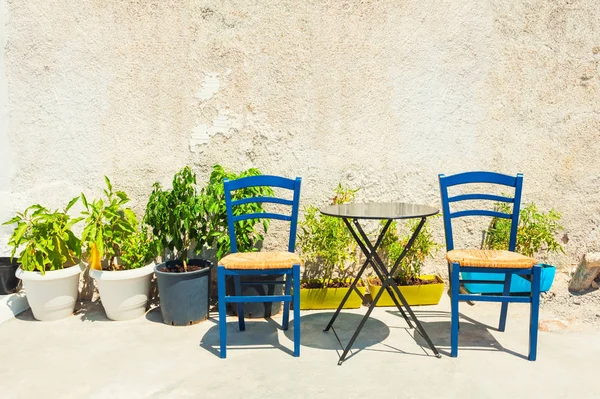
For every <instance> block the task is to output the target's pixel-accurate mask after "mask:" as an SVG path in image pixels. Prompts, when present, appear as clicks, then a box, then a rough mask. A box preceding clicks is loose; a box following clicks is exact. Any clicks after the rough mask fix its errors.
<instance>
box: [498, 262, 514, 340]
mask: <svg viewBox="0 0 600 399" xmlns="http://www.w3.org/2000/svg"><path fill="white" fill-rule="evenodd" d="M511 281H512V274H510V273H506V275H505V277H504V290H503V291H502V296H510V282H511ZM507 313H508V302H502V307H501V308H500V324H499V325H498V331H502V332H504V330H505V329H506V315H507Z"/></svg>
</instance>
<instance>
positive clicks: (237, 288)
mask: <svg viewBox="0 0 600 399" xmlns="http://www.w3.org/2000/svg"><path fill="white" fill-rule="evenodd" d="M233 285H234V292H235V295H236V296H240V295H242V282H241V280H240V276H233ZM237 314H238V324H239V326H240V331H244V330H245V329H246V323H245V322H244V304H243V303H241V302H240V303H238V304H237Z"/></svg>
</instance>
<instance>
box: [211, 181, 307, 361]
mask: <svg viewBox="0 0 600 399" xmlns="http://www.w3.org/2000/svg"><path fill="white" fill-rule="evenodd" d="M300 182H301V179H300V178H299V177H297V178H296V179H295V180H293V179H286V178H283V177H278V176H266V175H261V176H250V177H244V178H241V179H237V180H232V181H229V180H225V182H224V186H225V203H226V207H227V223H228V229H229V238H230V240H231V253H230V254H229V255H227V256H225V257H224V258H223V259H221V260H220V261H219V265H218V267H217V284H218V285H217V287H218V292H219V294H218V297H219V337H220V341H221V342H220V348H221V350H220V355H221V358H225V357H226V355H227V348H226V344H227V327H226V325H227V323H226V316H227V314H226V304H227V303H235V304H237V313H238V324H239V328H240V331H243V330H245V328H246V326H245V323H244V305H243V304H244V302H248V303H249V302H262V303H264V302H281V301H283V305H284V306H283V321H282V328H283V329H284V330H287V329H288V322H289V315H290V302H293V303H294V356H300V264H301V260H300V257H299V256H298V255H297V254H295V253H294V248H295V246H296V225H297V221H298V208H299V203H300ZM259 186H262V187H264V186H266V187H272V188H276V187H277V188H283V189H287V190H292V191H293V193H292V194H293V198H292V199H291V200H290V199H285V198H278V197H262V196H254V197H247V198H243V199H237V200H234V201H232V195H231V192H232V191H235V190H240V189H243V188H246V187H259ZM253 202H256V203H272V204H279V205H288V206H291V212H290V213H289V214H281V213H268V212H261V213H249V214H240V212H236V211H235V209H236V206H239V205H243V204H248V203H253ZM237 209H239V208H237ZM248 219H279V220H284V221H288V222H290V236H289V240H288V248H287V252H276V251H261V252H243V253H242V252H238V251H237V242H236V234H235V228H234V226H235V223H238V222H243V221H244V220H248ZM265 275H280V276H285V280H284V281H254V280H253V281H252V282H251V283H249V284H284V294H283V295H252V296H249V295H242V289H241V287H242V285H243V284H244V282H242V281H241V279H240V277H242V276H265ZM227 276H232V278H233V281H234V295H232V296H229V295H226V291H225V279H226V277H227ZM292 284H293V290H294V292H293V295H292V294H291V292H290V290H291V288H292Z"/></svg>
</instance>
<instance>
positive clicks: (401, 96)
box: [0, 0, 600, 269]
mask: <svg viewBox="0 0 600 399" xmlns="http://www.w3.org/2000/svg"><path fill="white" fill-rule="evenodd" d="M5 11H6V15H5V16H6V18H5V24H4V33H5V36H6V48H5V53H4V63H5V71H4V72H5V77H4V80H3V81H5V82H6V86H7V88H8V96H7V101H6V102H7V105H6V107H5V109H6V111H5V112H4V113H3V115H5V119H7V120H3V122H2V123H3V125H2V126H3V132H2V135H1V136H0V143H2V150H0V154H2V156H3V165H4V164H8V167H7V169H3V170H2V171H1V172H0V182H1V183H2V187H0V191H1V192H2V193H3V194H4V198H3V199H2V202H0V203H1V204H2V205H3V206H2V209H1V210H0V217H2V219H3V220H5V219H7V218H8V217H9V216H10V215H11V214H12V213H13V212H15V211H16V210H21V209H23V208H24V207H25V206H27V205H28V204H30V203H32V202H37V201H41V202H43V203H44V204H47V205H49V206H52V207H58V206H62V205H63V204H65V203H66V202H67V201H68V199H70V198H71V197H73V196H75V195H77V194H79V192H81V191H84V192H86V193H89V195H94V194H100V192H101V188H102V184H103V179H102V176H103V175H105V174H106V175H108V176H109V177H111V179H112V180H113V184H114V185H115V186H116V187H119V188H121V189H124V190H125V191H127V192H128V193H129V194H130V195H131V196H132V197H133V199H134V206H135V207H136V210H138V211H142V210H143V208H144V205H145V201H146V199H147V196H148V194H149V192H150V189H151V185H152V183H153V182H154V181H160V182H161V183H162V184H167V185H168V184H169V182H170V180H171V177H172V175H173V173H174V172H175V171H177V170H178V169H180V168H181V167H182V166H183V165H186V164H189V165H191V166H192V167H193V169H194V170H195V171H196V172H197V173H198V174H199V180H200V181H203V180H206V178H207V176H208V174H209V171H210V167H211V165H212V164H214V163H221V164H223V165H226V166H228V167H230V168H232V169H234V170H240V169H246V168H249V167H252V166H255V167H258V168H259V169H260V170H261V171H263V172H264V173H269V174H278V175H286V176H290V177H293V176H302V178H303V193H302V201H303V204H305V205H306V204H316V205H322V204H325V203H327V201H328V199H329V197H330V196H331V194H332V189H333V188H334V187H335V186H336V185H337V183H338V182H339V181H342V182H344V183H346V184H348V185H350V186H351V187H360V188H361V190H360V191H359V192H358V193H357V195H358V200H359V201H375V200H381V201H415V202H421V203H427V204H432V205H438V204H439V189H438V182H437V174H438V173H445V174H452V173H456V172H460V171H467V170H476V169H487V170H494V171H499V172H503V173H507V174H515V173H517V172H522V173H524V175H525V187H524V198H523V200H524V202H530V201H534V202H536V203H537V204H538V206H539V207H540V208H542V209H543V210H547V209H549V208H551V207H554V208H556V209H557V210H559V211H560V212H561V213H562V215H563V224H564V227H565V232H564V233H565V234H566V237H564V238H565V241H567V237H568V243H567V244H566V246H565V248H566V251H567V256H564V257H559V258H555V260H556V262H558V263H560V264H568V265H570V264H574V263H576V261H577V259H578V258H579V257H580V256H581V255H582V254H583V253H584V252H586V251H590V250H600V228H599V226H600V195H598V193H599V189H598V187H599V186H600V163H599V162H598V160H597V159H598V156H599V154H600V3H598V2H597V1H596V0H557V1H552V2H548V1H546V0H528V1H514V0H510V1H500V0H492V1H489V2H483V3H482V2H479V1H475V0H465V1H461V2H454V1H431V2H417V1H401V2H398V1H391V0H388V1H369V0H362V1H361V0H340V1H333V0H329V1H327V0H320V1H317V0H309V1H304V2H280V1H268V0H237V1H236V0H230V1H215V0H204V1H201V0H191V1H187V2H182V1H178V0H147V1H139V0H102V1H100V0H90V1H83V2H73V1H68V0H45V1H30V2H23V1H8V3H7V7H6V10H5ZM3 109H4V108H3ZM6 159H10V163H7V162H6ZM433 225H434V230H435V234H436V237H437V238H438V241H440V242H443V232H442V227H441V220H440V219H437V220H435V221H434V222H433ZM468 231H470V232H471V235H472V237H473V239H474V240H476V239H477V237H479V235H480V231H478V230H477V229H476V228H470V229H468ZM8 232H9V229H8V228H6V227H3V228H2V230H0V242H2V245H0V250H3V249H4V250H5V246H4V243H5V242H6V238H7V234H8ZM439 260H440V256H438V258H437V260H436V261H435V262H434V263H435V264H432V267H436V268H438V267H439V268H440V269H443V268H444V267H443V266H440V264H441V263H443V262H440V261H439Z"/></svg>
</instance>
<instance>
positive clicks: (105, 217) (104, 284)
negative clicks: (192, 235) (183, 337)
mask: <svg viewBox="0 0 600 399" xmlns="http://www.w3.org/2000/svg"><path fill="white" fill-rule="evenodd" d="M104 180H105V182H106V189H105V190H104V194H105V196H106V198H105V199H102V198H99V199H95V200H94V201H92V202H88V201H87V198H86V197H85V195H84V194H83V193H82V194H81V200H82V202H83V206H84V207H85V209H84V211H83V212H82V214H83V215H84V217H85V227H84V229H83V232H82V234H81V241H82V244H83V247H84V248H85V249H86V258H87V260H88V262H89V267H90V276H91V277H92V278H93V279H94V280H96V284H97V285H98V291H99V293H100V298H101V300H102V306H103V307H104V310H105V312H106V316H107V317H108V318H109V319H111V320H129V319H133V318H136V317H139V316H141V315H143V314H144V313H145V312H146V304H147V302H148V294H149V291H150V281H151V279H152V275H153V273H154V266H155V265H154V262H153V261H152V260H153V258H154V257H155V256H156V250H157V249H156V245H155V243H154V242H153V241H152V239H151V237H150V236H149V235H148V233H147V231H146V229H145V228H142V229H141V230H140V229H139V228H138V220H137V217H136V215H135V213H134V212H133V210H132V209H131V208H126V207H125V204H127V203H128V202H129V197H128V196H127V194H125V193H124V192H123V191H116V192H113V188H112V184H111V182H110V180H109V179H108V177H106V176H105V177H104Z"/></svg>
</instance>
